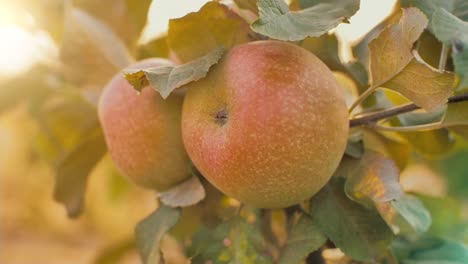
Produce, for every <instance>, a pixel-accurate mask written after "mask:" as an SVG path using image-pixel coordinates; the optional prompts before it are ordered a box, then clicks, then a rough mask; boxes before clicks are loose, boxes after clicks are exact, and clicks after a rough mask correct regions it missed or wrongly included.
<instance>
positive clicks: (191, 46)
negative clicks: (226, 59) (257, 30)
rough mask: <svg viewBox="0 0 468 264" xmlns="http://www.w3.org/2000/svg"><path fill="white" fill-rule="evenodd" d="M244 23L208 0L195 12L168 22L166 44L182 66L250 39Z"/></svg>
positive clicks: (216, 3)
mask: <svg viewBox="0 0 468 264" xmlns="http://www.w3.org/2000/svg"><path fill="white" fill-rule="evenodd" d="M251 33H252V31H251V30H250V28H249V25H248V24H247V22H245V21H244V20H243V19H242V18H241V17H240V16H238V15H237V14H236V13H234V12H233V11H232V10H230V9H229V8H228V7H227V6H225V5H223V4H220V3H218V2H217V1H210V2H208V3H206V4H205V5H204V6H203V7H202V8H201V9H200V10H199V11H198V12H194V13H190V14H187V15H186V16H184V17H181V18H176V19H171V20H169V31H168V35H167V41H168V45H169V48H170V50H172V51H174V53H175V55H177V57H178V59H179V60H180V61H181V62H182V63H186V62H189V61H192V60H194V59H196V58H199V57H201V56H203V55H205V54H207V53H209V52H211V51H212V50H214V49H216V48H218V47H219V46H222V47H223V48H224V49H225V50H228V49H230V48H231V47H233V46H235V45H238V44H241V43H246V42H248V41H250V40H251V38H250V34H251Z"/></svg>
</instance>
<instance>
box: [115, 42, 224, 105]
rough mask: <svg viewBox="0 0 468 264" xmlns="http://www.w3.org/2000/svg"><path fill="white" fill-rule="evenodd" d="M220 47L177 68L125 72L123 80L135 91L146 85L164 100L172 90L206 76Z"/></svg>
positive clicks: (221, 51)
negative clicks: (151, 87)
mask: <svg viewBox="0 0 468 264" xmlns="http://www.w3.org/2000/svg"><path fill="white" fill-rule="evenodd" d="M223 52H224V50H223V49H222V48H220V47H218V48H217V49H215V50H213V51H211V52H210V53H208V54H206V55H205V56H203V57H200V58H198V59H196V60H194V61H191V62H189V63H186V64H183V65H178V66H160V67H154V68H147V69H142V70H126V71H124V74H125V78H126V79H127V80H128V82H129V83H130V84H132V85H133V87H134V88H135V89H137V90H141V89H143V88H144V87H145V86H146V85H147V84H148V83H149V84H150V85H151V86H153V88H154V89H156V91H158V92H159V94H160V95H161V96H162V97H163V98H164V99H166V98H167V97H168V96H169V94H170V93H171V92H172V91H174V89H176V88H179V87H181V86H183V85H185V84H187V83H189V82H192V81H196V80H199V79H201V78H203V77H205V76H206V74H207V73H208V70H209V69H210V67H211V66H212V65H214V64H216V63H217V62H218V61H219V59H220V58H221V56H222V54H223Z"/></svg>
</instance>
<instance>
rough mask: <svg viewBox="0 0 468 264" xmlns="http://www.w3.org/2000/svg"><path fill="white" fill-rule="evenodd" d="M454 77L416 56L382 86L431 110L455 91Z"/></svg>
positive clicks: (443, 102)
mask: <svg viewBox="0 0 468 264" xmlns="http://www.w3.org/2000/svg"><path fill="white" fill-rule="evenodd" d="M454 77H455V76H454V74H453V73H450V72H446V71H439V70H437V69H435V68H432V67H431V66H430V65H428V64H426V63H425V62H423V61H422V60H419V59H417V57H416V58H413V59H412V60H411V61H410V62H409V63H408V65H406V67H405V68H404V69H403V70H402V71H401V72H400V73H398V74H397V75H395V77H393V78H392V79H390V80H389V81H388V82H386V83H384V84H383V86H385V87H386V88H389V89H392V90H395V91H397V92H399V93H401V94H403V95H404V96H406V97H407V98H409V99H410V100H411V101H413V102H414V103H415V104H416V105H417V106H421V107H422V108H424V109H426V110H428V111H433V110H436V109H437V108H439V107H440V106H442V105H444V104H445V103H446V102H447V99H448V97H449V96H450V95H452V93H453V92H454V91H455V86H454Z"/></svg>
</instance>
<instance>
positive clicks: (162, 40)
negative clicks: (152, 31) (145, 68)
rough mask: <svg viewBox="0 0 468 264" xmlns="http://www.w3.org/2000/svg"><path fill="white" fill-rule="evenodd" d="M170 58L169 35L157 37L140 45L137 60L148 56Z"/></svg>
mask: <svg viewBox="0 0 468 264" xmlns="http://www.w3.org/2000/svg"><path fill="white" fill-rule="evenodd" d="M154 57H158V58H168V57H169V47H168V46H167V36H163V37H159V38H155V39H153V40H151V41H150V42H148V43H146V44H143V45H141V46H138V50H137V60H142V59H146V58H154Z"/></svg>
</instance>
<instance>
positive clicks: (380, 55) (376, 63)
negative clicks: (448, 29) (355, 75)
mask: <svg viewBox="0 0 468 264" xmlns="http://www.w3.org/2000/svg"><path fill="white" fill-rule="evenodd" d="M427 23H428V20H427V18H426V16H425V15H424V14H423V13H422V12H421V11H419V10H418V9H417V8H408V9H403V14H402V16H401V18H400V21H399V23H398V24H394V25H392V26H390V27H387V28H386V29H385V30H383V31H382V32H381V33H380V35H379V36H378V37H377V38H375V39H374V40H372V41H371V42H370V43H369V50H370V51H369V52H370V54H369V56H370V66H369V67H370V75H371V84H372V86H381V85H382V84H384V83H386V82H388V81H389V80H390V79H392V78H393V77H394V76H396V75H397V74H398V73H400V72H401V71H402V70H403V69H404V68H405V67H406V66H407V65H408V64H409V63H410V62H411V60H412V59H413V54H412V48H413V44H414V42H415V41H416V40H417V39H418V38H419V36H420V35H421V33H422V32H423V31H424V29H425V28H426V26H427Z"/></svg>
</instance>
